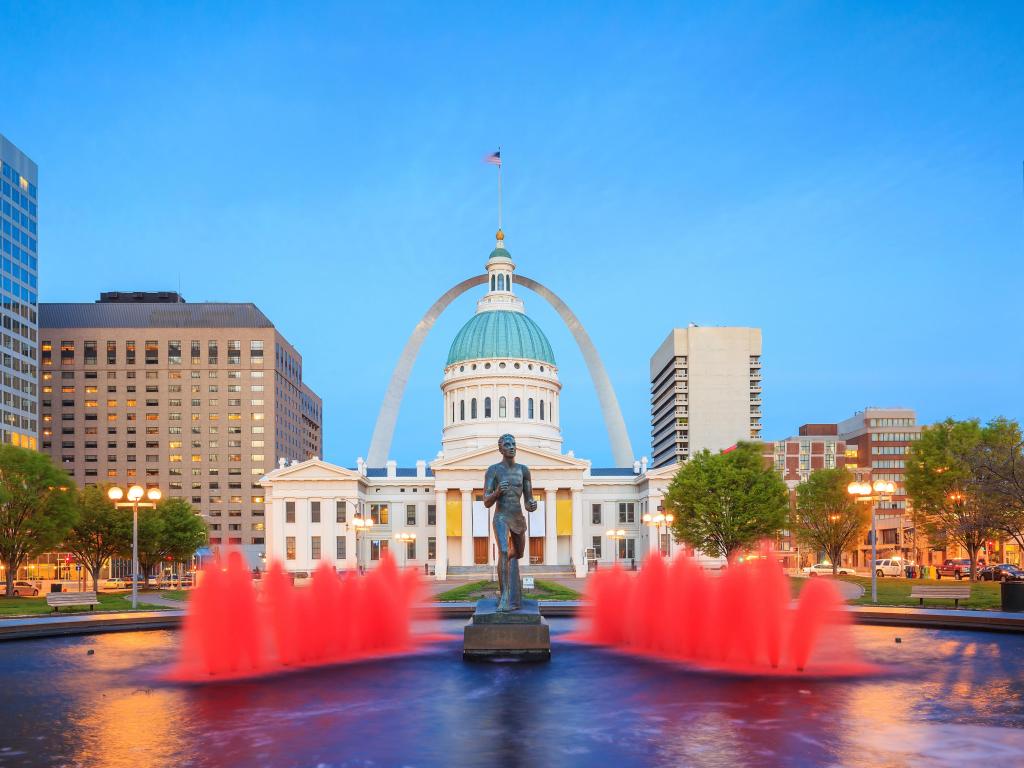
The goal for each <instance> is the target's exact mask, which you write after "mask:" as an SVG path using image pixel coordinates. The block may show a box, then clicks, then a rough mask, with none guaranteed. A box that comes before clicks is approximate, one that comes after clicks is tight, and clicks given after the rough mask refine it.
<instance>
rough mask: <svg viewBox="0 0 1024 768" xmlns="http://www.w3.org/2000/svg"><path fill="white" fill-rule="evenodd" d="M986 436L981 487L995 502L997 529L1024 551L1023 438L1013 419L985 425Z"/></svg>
mask: <svg viewBox="0 0 1024 768" xmlns="http://www.w3.org/2000/svg"><path fill="white" fill-rule="evenodd" d="M985 435H986V439H985V441H984V442H983V446H982V450H981V451H980V454H979V457H978V461H977V467H976V469H977V473H978V479H979V482H980V485H981V488H982V490H983V492H984V493H986V494H988V495H990V496H991V497H993V501H994V502H995V506H996V513H997V519H996V524H995V525H996V528H997V529H998V530H999V532H1000V533H1002V534H1004V535H1006V536H1009V537H1010V538H1012V539H1014V540H1015V541H1016V542H1017V546H1018V547H1020V548H1021V550H1024V439H1022V437H1021V429H1020V425H1019V424H1018V423H1017V422H1016V421H1013V420H1011V419H1005V418H997V419H993V420H992V421H990V422H989V423H988V425H986V427H985ZM1000 502H1001V503H1000Z"/></svg>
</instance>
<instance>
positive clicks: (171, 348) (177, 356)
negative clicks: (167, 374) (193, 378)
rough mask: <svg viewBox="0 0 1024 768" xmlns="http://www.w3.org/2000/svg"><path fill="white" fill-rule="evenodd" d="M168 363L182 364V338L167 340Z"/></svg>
mask: <svg viewBox="0 0 1024 768" xmlns="http://www.w3.org/2000/svg"><path fill="white" fill-rule="evenodd" d="M167 364H168V365H181V339H177V340H170V341H168V342H167Z"/></svg>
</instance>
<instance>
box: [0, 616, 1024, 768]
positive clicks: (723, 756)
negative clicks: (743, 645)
mask: <svg viewBox="0 0 1024 768" xmlns="http://www.w3.org/2000/svg"><path fill="white" fill-rule="evenodd" d="M551 625H552V631H553V655H552V660H551V662H550V663H549V664H535V665H529V664H471V663H464V662H463V661H462V659H461V641H460V640H459V639H455V635H456V634H457V633H458V632H459V631H460V629H461V626H462V622H447V623H445V625H444V629H445V630H446V631H448V632H451V633H453V639H452V640H451V641H449V642H445V643H441V644H439V645H436V646H434V647H432V648H431V649H430V650H428V651H425V652H423V653H421V654H419V655H416V656H412V657H406V658H397V659H389V660H383V661H375V662H366V663H361V664H355V665H350V666H338V667H331V668H320V669H316V670H308V671H301V672H296V673H293V674H287V675H282V676H278V677H272V678H267V679H263V680H259V681H250V682H241V683H231V684H211V685H202V686H180V685H171V684H167V683H164V682H162V681H161V679H160V673H161V671H162V670H163V669H164V668H166V667H168V666H169V665H170V664H171V663H172V662H173V661H174V658H175V656H176V653H177V644H178V642H179V640H180V635H179V633H177V632H173V631H155V632H133V633H122V634H108V635H96V636H86V637H72V638H53V639H47V640H33V641H24V642H6V643H2V644H0V680H2V682H3V685H2V686H0V767H3V768H6V766H37V765H41V766H63V765H73V766H77V765H81V766H91V765H108V766H115V767H121V766H123V767H129V766H130V767H131V768H142V767H145V768H150V767H153V766H172V765H175V766H275V767H276V766H322V767H323V768H334V767H340V766H392V765H400V766H441V765H445V766H489V765H501V766H520V765H521V766H527V765H529V766H546V765H552V766H598V765H614V766H642V765H658V766H681V765H701V766H705V765H706V766H748V765H787V766H791V765H809V766H810V765H844V766H845V765H874V766H882V765H886V766H889V765H908V766H914V767H915V768H918V766H927V768H934V767H935V766H941V765H957V766H958V768H963V766H964V765H965V762H964V761H967V763H966V764H967V765H980V764H999V763H1005V764H1021V761H1022V760H1024V637H1020V636H1015V635H1000V634H983V633H971V632H949V631H935V630H914V629H893V628H884V627H855V628H854V634H855V639H856V641H857V645H858V646H859V647H860V648H861V649H862V651H863V653H864V656H865V658H867V659H868V660H870V661H873V662H876V663H881V664H885V665H888V667H889V669H890V670H891V671H892V674H891V675H887V676H882V677H873V678H866V679H859V680H816V679H809V678H808V679H801V680H788V679H786V680H780V679H744V678H723V677H716V676H713V675H707V674H696V673H692V672H688V671H685V670H682V669H679V668H677V667H674V666H672V665H669V664H664V663H660V662H653V661H644V660H636V659H629V658H625V657H622V656H617V655H614V654H611V653H608V652H605V651H601V650H598V649H594V648H587V647H583V646H576V645H572V644H569V643H566V642H564V641H562V642H559V636H560V635H564V634H566V633H567V632H568V631H569V630H571V629H572V628H573V622H572V621H570V620H552V621H551ZM896 638H900V640H901V642H899V643H897V642H895V640H896ZM90 650H92V651H93V653H92V654H90V653H89V651H90Z"/></svg>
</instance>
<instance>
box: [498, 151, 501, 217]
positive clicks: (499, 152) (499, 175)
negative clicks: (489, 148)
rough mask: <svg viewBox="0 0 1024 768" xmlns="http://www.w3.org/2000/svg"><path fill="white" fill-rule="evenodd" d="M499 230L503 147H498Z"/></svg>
mask: <svg viewBox="0 0 1024 768" xmlns="http://www.w3.org/2000/svg"><path fill="white" fill-rule="evenodd" d="M498 229H501V146H500V145H499V146H498Z"/></svg>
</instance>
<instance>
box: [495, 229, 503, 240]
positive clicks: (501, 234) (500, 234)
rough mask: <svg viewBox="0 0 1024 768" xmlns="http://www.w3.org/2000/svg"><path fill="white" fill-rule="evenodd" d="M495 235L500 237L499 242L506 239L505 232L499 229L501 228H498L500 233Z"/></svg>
mask: <svg viewBox="0 0 1024 768" xmlns="http://www.w3.org/2000/svg"><path fill="white" fill-rule="evenodd" d="M495 237H496V238H498V242H499V243H500V242H503V241H504V240H505V233H504V232H502V231H501V230H500V229H499V230H498V233H497V234H496V235H495Z"/></svg>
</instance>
